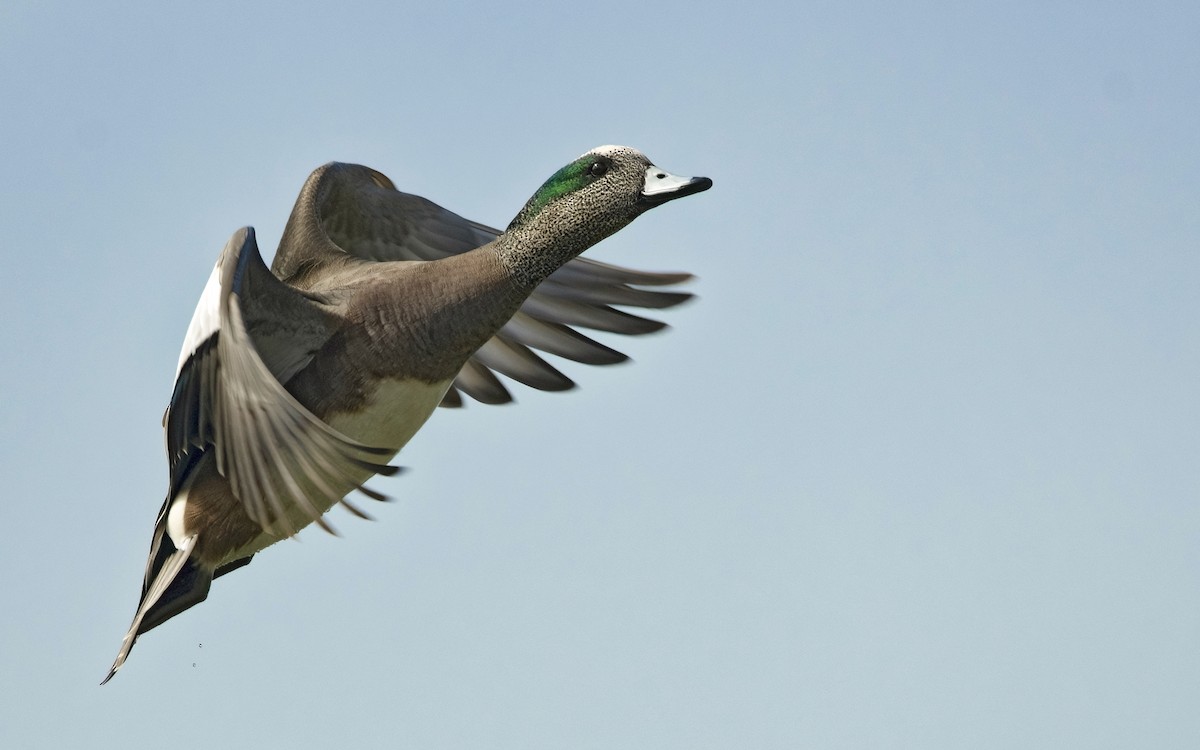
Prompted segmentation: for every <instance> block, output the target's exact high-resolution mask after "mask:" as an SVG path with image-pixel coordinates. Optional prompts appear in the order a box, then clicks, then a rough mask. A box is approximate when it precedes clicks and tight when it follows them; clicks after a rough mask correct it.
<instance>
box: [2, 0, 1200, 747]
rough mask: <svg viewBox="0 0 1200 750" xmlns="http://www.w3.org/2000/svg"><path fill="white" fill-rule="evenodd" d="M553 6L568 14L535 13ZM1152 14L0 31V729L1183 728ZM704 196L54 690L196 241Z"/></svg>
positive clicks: (1157, 30) (121, 579) (1094, 7)
mask: <svg viewBox="0 0 1200 750" xmlns="http://www.w3.org/2000/svg"><path fill="white" fill-rule="evenodd" d="M576 6H577V7H576ZM1198 39H1200V10H1197V6H1196V5H1195V4H1194V3H1154V2H1149V3H1146V2H1143V3H1046V2H1037V3H996V4H990V6H988V5H980V4H964V3H944V4H924V3H922V4H909V5H907V6H906V7H905V9H904V10H899V9H897V7H896V5H895V4H891V3H879V4H875V5H871V4H861V3H845V2H830V3H820V4H808V3H783V2H779V3H760V4H750V5H747V4H739V3H729V2H723V3H704V2H655V3H646V2H638V3H614V2H595V3H587V4H575V5H572V7H571V8H569V9H566V8H564V9H549V8H547V7H546V4H545V3H538V4H532V3H529V4H512V3H508V4H504V5H503V6H498V5H486V4H461V3H453V2H450V3H440V4H431V3H421V4H417V5H415V7H414V6H413V5H410V4H407V3H395V2H393V3H382V2H376V3H356V2H346V3H295V4H291V5H285V4H280V3H269V4H260V3H252V2H236V3H234V2H224V3H191V4H176V5H175V6H173V7H171V8H170V9H168V8H167V6H164V5H163V4H161V3H149V2H140V3H139V2H131V3H124V4H111V3H91V4H88V3H79V2H70V3H68V2H53V1H48V0H38V1H37V2H26V1H25V0H8V1H7V2H5V3H4V4H3V6H2V7H0V98H2V100H3V112H4V114H3V116H0V142H3V144H4V149H3V151H4V179H3V181H2V185H3V187H0V191H2V194H0V230H2V233H3V238H4V245H5V250H4V263H3V266H2V270H0V279H2V280H3V288H4V293H3V294H2V295H0V321H2V322H0V351H3V352H4V360H5V363H4V366H3V367H0V390H2V392H3V398H2V399H0V420H2V422H0V475H2V476H3V477H4V480H5V481H4V486H5V492H4V504H3V511H2V515H0V518H2V519H3V527H4V529H5V532H6V539H5V541H4V542H3V544H0V593H2V594H3V599H4V604H3V606H2V607H0V642H2V643H3V644H5V645H4V647H3V648H2V649H0V673H3V674H4V679H3V681H0V746H3V747H5V748H64V747H96V748H107V747H112V748H117V747H119V748H139V747H161V746H162V745H163V744H164V743H168V744H172V745H174V746H178V747H205V746H207V747H214V746H220V747H238V746H243V747H244V746H251V745H256V746H260V747H285V746H286V747H293V748H301V747H329V746H344V745H347V744H351V745H353V746H358V747H413V748H484V747H486V748H521V749H523V750H525V749H528V748H556V749H561V748H656V749H657V748H686V749H687V750H695V749H697V748H736V747H748V748H750V747H752V748H799V747H814V748H815V747H820V748H930V747H939V748H954V747H963V748H966V747H970V748H1014V747H1021V748H1063V747H1089V748H1104V747H1112V748H1128V747H1153V748H1195V747H1200V710H1197V707H1198V706H1200V655H1198V651H1197V643H1198V642H1200V544H1198V540H1200V505H1198V503H1197V500H1198V497H1200V461H1198V460H1197V446H1198V444H1200V441H1198V438H1200V398H1198V389H1200V293H1198V292H1197V286H1198V283H1197V282H1198V278H1200V127H1198V123H1200V44H1197V40H1198ZM603 143H622V144H626V145H631V146H636V147H638V148H640V149H642V150H644V151H645V152H646V153H647V154H649V155H650V156H651V157H652V158H654V159H655V160H656V161H657V162H658V163H659V164H660V165H661V166H662V167H664V168H666V169H669V170H671V171H674V172H677V173H681V174H702V175H708V176H710V177H712V178H713V179H714V180H715V183H716V185H715V187H714V188H713V190H711V191H710V192H708V193H705V194H703V195H700V196H697V197H694V198H689V199H687V200H684V201H680V202H678V203H673V204H670V205H668V206H666V207H664V208H662V209H659V210H656V211H654V212H652V213H651V214H649V215H647V216H645V217H643V218H641V219H639V220H638V221H637V222H636V223H634V224H633V225H632V226H630V227H629V228H627V229H626V230H624V231H623V232H621V233H620V234H619V235H617V236H615V237H613V238H611V239H610V240H607V241H605V242H604V243H602V244H601V245H600V246H598V247H596V248H595V249H594V250H593V251H591V253H590V254H591V256H592V257H595V258H599V259H602V260H610V261H615V262H620V263H625V264H629V265H634V266H637V267H643V268H651V269H661V270H676V269H678V270H688V271H692V272H694V273H696V274H697V275H698V276H699V281H698V282H697V283H696V284H695V290H696V291H697V292H698V294H699V295H700V299H699V300H698V301H697V302H695V303H693V304H691V305H689V306H687V307H684V308H681V309H678V310H674V311H670V312H668V313H666V314H665V316H664V317H665V318H666V319H667V320H669V322H670V323H671V325H672V329H671V330H670V331H668V332H666V333H664V334H661V335H657V336H653V337H648V338H646V339H643V340H637V341H626V340H621V341H616V340H613V339H606V341H607V342H608V343H610V344H612V345H615V346H618V347H619V348H621V349H623V350H624V351H627V352H629V353H630V354H632V355H633V357H634V359H635V360H636V362H635V363H634V364H631V365H626V366H621V367H615V368H608V369H603V368H588V367H584V366H571V365H569V364H568V365H565V366H564V370H565V371H566V372H567V373H568V374H570V375H572V376H573V377H575V379H576V380H577V381H578V382H579V383H580V384H581V388H580V389H579V390H577V391H574V392H571V393H567V394H542V393H536V392H532V391H529V390H520V391H519V392H518V393H517V396H518V400H519V403H518V404H517V405H515V406H510V407H504V408H499V407H484V406H480V405H472V406H470V407H469V408H467V409H465V410H463V411H460V412H446V411H442V412H440V413H438V414H436V415H435V417H434V419H433V420H432V421H431V422H430V423H429V425H428V426H427V427H426V429H425V430H423V431H422V432H421V433H420V434H419V435H418V436H417V438H416V439H414V441H413V442H412V443H411V444H410V445H409V447H408V448H407V449H406V450H405V451H404V453H403V454H402V455H401V458H400V461H401V463H402V464H404V465H405V466H408V467H410V471H409V472H407V473H406V474H404V475H403V476H402V477H398V478H395V479H389V480H382V481H377V482H376V483H375V485H374V486H375V487H376V488H378V489H380V490H382V491H385V492H388V493H389V494H391V495H393V496H396V497H397V498H398V501H397V502H396V503H394V504H392V505H390V506H386V507H381V508H376V509H375V510H376V515H377V518H378V520H377V521H376V522H374V523H367V522H362V521H358V520H356V519H354V518H352V517H350V516H349V515H348V514H345V513H342V512H340V511H335V512H334V517H333V521H334V523H335V525H337V526H338V527H339V528H340V529H341V531H342V532H343V535H344V536H343V538H341V539H334V538H331V537H327V536H326V535H324V534H323V533H321V532H319V531H317V530H310V531H308V532H306V533H305V534H303V535H302V541H301V542H299V543H287V544H282V545H278V546H276V547H274V548H271V549H269V550H267V551H266V552H264V553H262V554H260V555H259V556H258V557H257V558H256V559H255V561H254V564H253V565H251V566H250V567H248V568H246V569H245V570H243V571H239V572H237V573H236V574H233V575H231V576H229V577H228V578H225V579H222V580H221V581H218V582H217V584H216V585H214V588H213V591H212V595H211V596H210V598H209V600H208V601H207V602H205V603H204V604H203V605H201V606H199V607H197V608H195V609H194V610H192V611H189V612H188V613H186V614H185V615H183V616H181V617H178V618H176V619H175V620H172V621H171V622H169V623H168V624H166V625H164V626H163V627H161V628H159V629H157V630H155V631H153V632H152V633H150V634H148V635H147V636H145V637H144V638H143V639H142V640H141V641H140V643H139V645H138V648H137V649H136V650H135V651H134V653H133V655H132V658H131V659H130V661H129V663H128V665H127V666H126V667H125V669H123V670H122V671H121V673H120V674H119V675H118V676H117V678H116V679H115V680H114V681H113V682H112V683H110V684H109V685H107V686H105V687H104V688H103V689H102V688H100V687H98V685H97V683H98V682H99V681H100V679H101V678H102V677H103V676H104V673H105V670H106V669H107V667H108V665H109V663H110V661H111V659H112V657H113V655H114V654H115V652H116V649H117V646H118V643H119V641H120V638H121V635H122V633H123V632H124V629H125V627H126V626H127V625H128V622H129V618H130V616H131V614H132V612H133V608H134V606H135V604H136V597H137V594H138V587H139V585H140V582H141V575H142V569H143V563H144V559H145V554H146V551H147V548H148V544H149V541H150V532H151V530H152V527H153V523H154V516H155V513H156V512H157V510H158V508H159V505H160V503H161V501H162V495H163V493H164V491H165V488H166V463H165V460H164V457H163V455H162V453H163V451H162V436H161V432H160V426H159V419H160V417H161V415H162V410H163V407H164V406H165V404H166V400H167V398H168V396H169V395H170V391H171V377H172V373H173V371H174V367H175V363H176V357H177V355H178V351H179V345H180V342H181V340H182V337H183V333H184V330H185V328H186V326H187V323H188V320H189V318H190V316H191V313H192V309H193V307H194V305H195V302H196V300H197V297H198V295H199V293H200V290H201V288H202V287H203V284H204V282H205V280H206V278H207V276H208V272H209V269H210V268H211V265H212V263H213V261H214V259H215V258H216V255H217V253H218V252H219V250H220V249H221V247H222V245H223V244H224V242H225V240H226V239H227V238H228V236H229V235H230V234H231V233H232V232H233V231H234V230H235V229H237V228H238V227H239V226H242V225H245V224H251V225H254V226H255V227H256V228H257V230H258V233H259V241H260V243H261V244H262V246H263V248H264V251H265V252H268V253H269V252H270V251H271V249H272V248H273V247H274V245H275V242H276V241H277V239H278V237H279V234H280V231H281V229H282V227H283V224H284V221H285V220H286V218H287V214H288V212H289V211H290V209H291V205H292V202H293V200H294V199H295V196H296V193H297V191H298V189H299V187H300V185H301V183H302V182H303V180H304V178H305V177H306V176H307V175H308V173H309V172H310V171H311V170H312V169H313V168H314V167H316V166H318V165H319V164H321V163H323V162H326V161H330V160H334V159H336V160H343V161H355V162H360V163H364V164H368V165H370V166H372V167H375V168H377V169H379V170H381V171H383V172H384V173H386V174H387V175H389V176H390V177H391V178H392V179H393V180H394V181H395V182H396V184H397V185H398V186H400V188H401V189H403V190H407V191H409V192H416V193H420V194H422V195H425V196H428V197H430V198H432V199H434V200H436V201H438V202H440V203H442V204H443V205H446V206H447V207H449V208H451V209H453V210H455V211H458V212H459V213H462V214H464V215H466V216H469V217H471V218H474V219H477V220H479V221H483V222H486V223H489V224H493V225H501V226H503V225H504V224H506V223H507V222H508V220H509V219H511V217H512V216H513V215H514V214H515V213H516V211H517V210H518V209H519V208H520V206H521V205H522V204H523V202H524V201H525V200H526V198H528V196H529V195H530V194H531V193H532V192H533V190H534V189H536V188H537V186H538V185H539V184H541V182H542V181H543V180H544V179H545V178H546V177H547V176H548V175H549V174H550V173H551V172H553V171H554V170H555V169H557V168H558V167H559V166H561V165H562V164H564V163H566V162H567V161H568V160H570V159H571V158H573V157H575V156H577V155H578V154H580V153H581V152H583V151H585V150H587V149H589V148H591V147H593V146H597V145H600V144H603Z"/></svg>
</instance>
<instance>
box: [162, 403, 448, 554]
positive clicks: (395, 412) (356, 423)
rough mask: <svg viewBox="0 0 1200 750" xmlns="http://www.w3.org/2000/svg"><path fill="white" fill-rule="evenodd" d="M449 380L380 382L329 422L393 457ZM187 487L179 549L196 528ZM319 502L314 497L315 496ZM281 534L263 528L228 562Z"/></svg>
mask: <svg viewBox="0 0 1200 750" xmlns="http://www.w3.org/2000/svg"><path fill="white" fill-rule="evenodd" d="M450 383H451V381H449V380H447V381H444V382H441V383H435V384H432V385H431V384H429V383H423V382H420V381H415V380H388V381H384V382H382V383H380V384H379V385H378V386H377V387H376V388H375V391H374V392H373V393H372V394H370V395H369V396H368V397H367V400H366V404H365V407H364V408H362V409H360V410H359V411H357V412H355V413H345V412H343V413H336V414H333V415H330V416H329V417H328V418H327V419H326V422H327V423H328V424H329V426H330V427H332V428H334V429H335V430H337V431H338V432H340V433H342V434H343V435H345V436H347V437H349V438H353V439H354V440H356V441H358V442H360V443H362V444H363V445H368V446H371V447H374V448H387V449H388V450H389V451H391V453H390V454H389V455H388V456H387V457H386V458H383V457H381V458H380V461H381V462H384V461H387V460H390V459H391V457H392V456H394V455H395V454H396V453H398V452H399V451H400V449H401V448H403V447H404V445H405V444H406V443H408V441H409V440H410V439H412V436H413V435H415V434H417V431H418V430H419V429H421V426H422V425H423V424H425V421H426V420H427V419H429V417H430V415H431V414H433V410H434V409H436V408H437V405H438V404H439V403H441V401H442V396H444V395H445V393H446V389H448V388H449V387H450ZM372 476H374V474H373V473H372V472H370V471H365V470H364V471H363V472H362V473H361V475H359V476H356V477H354V478H353V479H354V483H352V484H347V485H345V487H344V488H338V489H343V492H342V495H340V496H339V497H338V498H336V499H334V500H333V501H332V502H324V501H323V499H322V500H318V505H319V507H321V510H322V511H326V510H328V509H329V508H331V507H332V506H333V505H334V504H336V502H337V501H338V500H340V499H341V498H342V497H344V496H345V495H346V494H348V493H349V492H351V491H353V490H354V488H355V487H357V486H358V485H360V484H363V483H364V482H366V481H367V480H368V479H370V478H371V477H372ZM187 494H188V488H187V486H186V485H185V486H184V487H183V488H182V492H180V494H179V495H178V496H177V497H176V499H175V500H174V501H173V502H172V504H171V509H170V512H169V515H168V522H167V529H168V534H169V535H170V537H171V539H172V541H174V542H175V545H176V546H177V547H178V546H179V545H180V544H181V543H182V540H183V538H184V537H186V536H187V535H188V534H189V533H194V531H195V530H192V529H186V530H185V529H184V528H183V519H184V518H185V509H186V505H187ZM313 499H314V500H317V498H316V497H314V498H313ZM287 515H288V517H289V519H290V521H291V526H292V527H293V528H297V529H299V528H301V527H303V526H306V525H308V523H309V520H308V516H307V514H306V513H305V512H304V511H303V510H302V509H300V508H291V509H289V512H288V513H287ZM284 538H285V537H284V536H281V535H280V534H274V533H270V532H263V533H262V534H261V535H259V536H258V537H256V538H255V539H253V540H251V541H250V542H249V543H248V544H246V545H245V546H243V547H242V548H240V549H238V550H237V551H235V552H234V553H232V554H230V555H228V556H227V557H226V559H225V561H224V562H230V561H233V560H237V559H239V558H242V557H245V556H247V555H252V554H254V553H255V552H258V551H259V550H262V549H264V548H266V547H269V546H270V545H272V544H274V543H275V542H278V541H280V540H282V539H284Z"/></svg>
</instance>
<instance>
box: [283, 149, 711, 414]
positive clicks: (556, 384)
mask: <svg viewBox="0 0 1200 750" xmlns="http://www.w3.org/2000/svg"><path fill="white" fill-rule="evenodd" d="M318 175H319V176H320V180H321V182H322V185H321V188H320V189H319V190H314V192H315V194H316V195H317V196H318V199H317V201H316V205H315V206H314V207H313V209H314V210H315V211H316V213H317V214H318V216H319V218H318V221H319V228H318V227H314V228H313V230H312V231H313V232H314V233H318V234H323V237H322V238H321V239H322V240H323V241H327V242H330V243H332V245H334V246H336V249H335V248H329V247H327V248H326V251H327V252H328V251H335V252H344V253H348V254H350V255H353V256H356V257H359V258H363V259H366V260H377V261H397V260H438V259H440V258H445V257H448V256H450V255H456V254H458V253H464V252H467V251H470V250H473V249H475V248H477V247H480V246H482V245H485V244H487V243H488V242H491V241H492V240H493V239H495V238H496V236H497V235H499V234H500V231H499V230H497V229H494V228H492V227H489V226H485V225H483V224H479V223H477V222H474V221H471V220H469V219H465V218H463V217H462V216H459V215H458V214H456V213H453V212H452V211H448V210H446V209H444V208H442V207H441V206H439V205H437V204H436V203H433V202H432V201H429V200H426V199H425V198H422V197H420V196H416V195H409V194H407V193H402V192H400V191H398V190H396V188H395V186H394V185H393V184H392V182H391V180H389V179H388V178H387V177H386V176H384V175H383V174H381V173H379V172H376V171H375V170H373V169H369V168H367V167H361V166H357V165H351V164H333V165H327V166H326V167H324V168H322V170H318V172H317V173H315V174H314V179H316V178H317V177H318ZM312 182H313V180H312V179H310V183H312ZM309 189H310V186H309V185H306V186H305V190H306V191H308V190H309ZM303 199H304V194H302V196H301V201H299V202H297V206H296V211H297V212H300V211H302V210H303V209H304V207H305V204H304V202H303ZM291 223H302V222H301V220H300V219H298V217H297V215H296V213H293V216H292V219H291V220H290V222H289V224H291ZM287 236H288V235H287V234H286V233H285V242H284V244H281V245H280V248H279V252H278V253H277V254H276V260H275V268H276V270H277V272H278V271H279V270H280V269H281V268H287V267H288V266H293V267H295V266H297V265H298V262H297V261H296V260H294V257H295V256H299V255H302V254H303V253H301V252H300V251H299V250H298V249H296V248H294V247H290V246H289V245H291V244H292V243H289V242H288V241H287ZM300 236H304V235H300ZM305 252H308V250H307V248H306V249H305ZM281 275H286V274H281ZM691 278H692V276H691V274H687V273H656V272H650V271H636V270H633V269H630V268H622V267H620V266H614V265H609V264H606V263H600V262H598V261H594V260H589V259H586V258H575V259H574V260H572V261H570V262H568V263H567V264H566V265H564V266H563V267H562V268H560V269H559V270H558V271H556V272H555V273H554V274H553V275H551V276H550V278H548V279H547V280H546V281H545V282H543V283H542V284H541V286H539V287H538V288H537V290H536V291H535V292H534V293H533V294H532V295H531V296H530V297H529V299H528V300H526V302H525V304H524V305H522V306H521V309H520V310H519V311H518V312H517V313H516V315H514V316H513V317H512V319H511V320H510V321H509V322H508V323H507V324H506V325H505V326H504V327H503V328H502V329H501V330H500V332H499V333H498V334H496V336H495V337H493V338H492V339H491V340H489V341H488V342H487V343H486V344H484V345H483V346H482V347H480V349H479V350H478V351H477V352H476V353H475V354H474V355H473V356H472V357H471V358H470V359H469V360H468V361H467V363H466V365H464V366H463V369H462V371H460V372H459V374H458V376H457V377H456V378H455V380H454V384H453V385H452V386H451V388H450V390H448V391H447V392H446V396H445V398H444V399H443V400H442V404H441V405H442V406H461V405H462V403H463V402H462V394H463V393H465V394H467V395H468V396H470V397H471V398H473V399H475V400H477V401H481V402H483V403H485V404H502V403H507V402H509V401H512V395H511V394H510V393H509V392H508V389H507V388H506V387H505V386H504V384H503V383H502V382H501V381H500V379H499V378H497V377H496V373H500V374H502V375H505V376H507V377H510V378H512V379H513V380H516V381H518V382H520V383H524V384H525V385H528V386H530V387H532V388H537V389H539V390H544V391H561V390H567V389H570V388H572V387H574V385H575V383H574V382H572V381H571V379H570V378H568V377H567V376H565V375H563V374H562V373H561V372H559V371H558V370H557V369H555V368H554V367H553V366H552V365H550V364H549V363H548V362H546V361H545V360H543V359H542V358H541V357H539V356H538V355H537V354H536V353H535V352H534V350H538V351H542V352H546V353H549V354H555V355H558V356H560V357H564V358H566V359H569V360H572V361H575V362H582V363H584V364H591V365H610V364H615V363H618V362H624V361H625V360H626V359H628V358H627V357H626V356H625V355H624V354H622V353H621V352H619V351H617V350H615V349H612V348H610V347H608V346H605V345H604V344H601V343H599V342H598V341H595V340H593V339H591V338H589V337H587V336H585V335H584V334H582V333H580V332H579V331H577V330H576V328H591V329H594V330H598V331H605V332H609V333H620V334H625V335H630V336H637V335H642V334H646V333H651V332H654V331H658V330H661V329H662V328H664V327H665V324H664V323H661V322H659V321H656V320H651V319H649V318H643V317H640V316H638V315H633V314H631V313H628V312H623V311H621V310H618V309H616V308H614V307H613V306H614V305H620V306H622V307H635V308H643V309H652V310H653V309H662V308H668V307H674V306H675V305H678V304H680V303H682V302H685V301H686V300H688V299H691V297H692V295H691V294H689V293H687V292H680V291H674V290H663V289H661V287H670V286H674V285H676V284H681V283H683V282H686V281H689V280H690V279H691Z"/></svg>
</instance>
